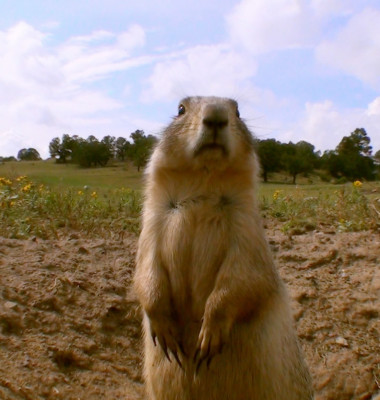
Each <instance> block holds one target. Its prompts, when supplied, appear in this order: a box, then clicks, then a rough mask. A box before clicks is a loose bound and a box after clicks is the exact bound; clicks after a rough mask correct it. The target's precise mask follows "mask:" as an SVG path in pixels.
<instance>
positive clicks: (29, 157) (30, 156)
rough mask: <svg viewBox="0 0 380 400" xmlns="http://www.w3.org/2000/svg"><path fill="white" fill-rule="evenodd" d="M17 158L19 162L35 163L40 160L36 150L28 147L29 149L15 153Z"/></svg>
mask: <svg viewBox="0 0 380 400" xmlns="http://www.w3.org/2000/svg"><path fill="white" fill-rule="evenodd" d="M17 158H18V159H19V160H21V161H37V160H41V156H40V153H39V152H38V151H37V150H36V149H33V148H32V147H30V148H29V149H21V150H20V151H19V152H18V153H17Z"/></svg>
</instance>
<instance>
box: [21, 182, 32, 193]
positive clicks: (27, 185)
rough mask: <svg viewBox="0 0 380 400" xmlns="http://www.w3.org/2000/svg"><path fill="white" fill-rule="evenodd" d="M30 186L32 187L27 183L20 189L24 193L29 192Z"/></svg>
mask: <svg viewBox="0 0 380 400" xmlns="http://www.w3.org/2000/svg"><path fill="white" fill-rule="evenodd" d="M31 188H32V184H31V183H28V184H26V185H25V186H23V188H22V189H21V190H22V191H23V192H25V193H26V192H29V191H30V189H31Z"/></svg>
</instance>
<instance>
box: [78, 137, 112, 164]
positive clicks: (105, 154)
mask: <svg viewBox="0 0 380 400" xmlns="http://www.w3.org/2000/svg"><path fill="white" fill-rule="evenodd" d="M75 142H76V145H75V147H74V150H73V160H74V162H76V163H78V164H79V165H80V166H82V167H86V168H89V167H92V166H94V167H96V166H100V167H105V166H106V165H107V163H108V161H109V160H110V159H111V157H112V154H111V151H110V149H109V147H108V146H107V145H106V144H105V143H103V142H99V140H98V139H97V138H96V137H95V136H93V135H91V136H89V137H88V138H87V140H83V139H80V138H79V139H77V140H76V141H75Z"/></svg>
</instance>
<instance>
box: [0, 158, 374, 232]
mask: <svg viewBox="0 0 380 400" xmlns="http://www.w3.org/2000/svg"><path fill="white" fill-rule="evenodd" d="M275 178H276V180H277V181H279V180H286V177H281V176H276V177H275ZM298 181H299V184H298V185H290V184H288V183H267V184H263V183H262V184H260V190H259V199H260V204H261V209H262V212H263V214H264V216H265V217H268V218H272V219H274V220H276V221H278V223H279V224H280V226H281V229H282V230H283V231H284V232H287V233H289V234H302V233H303V232H305V231H308V230H315V229H319V228H322V227H323V226H329V227H331V228H332V229H336V230H340V231H357V230H365V229H374V230H378V229H379V227H380V218H379V215H380V183H379V182H369V183H361V182H356V183H355V184H352V183H348V184H345V185H332V184H328V183H322V182H320V181H319V180H318V178H317V176H313V177H307V178H304V177H300V178H299V180H298ZM311 181H314V183H310V182H311ZM142 184H143V174H142V173H141V172H140V173H138V172H137V171H136V169H135V168H134V167H133V166H129V165H127V164H120V163H119V164H115V165H113V166H109V167H106V168H93V169H82V168H78V167H77V166H74V165H60V164H56V163H55V162H53V161H40V162H9V163H4V164H2V165H0V221H1V222H0V235H2V236H6V237H16V238H25V237H30V236H40V237H45V238H47V237H51V236H52V235H53V236H54V235H55V236H57V235H59V234H61V233H62V232H64V231H65V230H67V229H74V230H78V231H84V232H85V233H86V234H88V235H96V236H98V235H101V236H102V235H109V234H117V235H121V234H122V233H123V232H124V231H126V230H127V231H134V232H138V231H139V216H140V212H141V189H142Z"/></svg>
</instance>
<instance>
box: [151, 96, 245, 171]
mask: <svg viewBox="0 0 380 400" xmlns="http://www.w3.org/2000/svg"><path fill="white" fill-rule="evenodd" d="M155 153H156V154H154V155H153V159H154V158H156V161H158V162H159V160H161V161H162V163H165V165H166V166H167V167H169V168H193V169H205V170H215V169H217V170H222V169H224V168H226V167H227V166H229V165H231V164H235V163H242V162H244V161H245V162H246V161H247V157H248V158H252V155H253V137H252V135H251V133H250V132H249V130H248V128H247V126H246V125H245V124H244V122H243V121H242V120H241V119H240V115H239V110H238V104H237V102H236V101H234V100H231V99H227V98H220V97H187V98H185V99H183V100H181V101H180V103H179V106H178V114H177V116H176V117H175V118H174V120H173V122H172V123H171V124H170V125H169V126H168V127H167V128H166V129H165V131H164V133H163V136H162V139H161V141H160V144H159V145H158V148H157V149H156V152H155ZM160 164H161V163H160Z"/></svg>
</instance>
